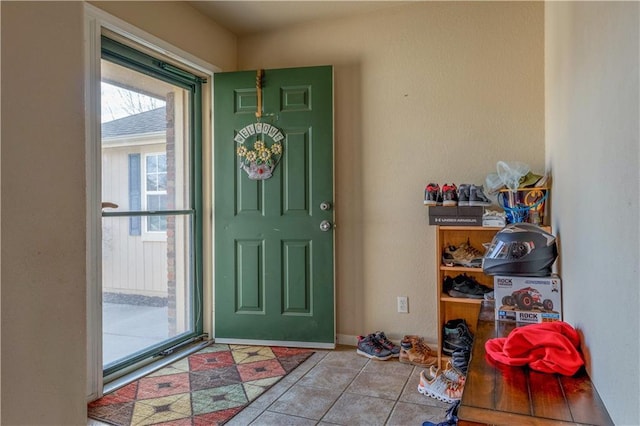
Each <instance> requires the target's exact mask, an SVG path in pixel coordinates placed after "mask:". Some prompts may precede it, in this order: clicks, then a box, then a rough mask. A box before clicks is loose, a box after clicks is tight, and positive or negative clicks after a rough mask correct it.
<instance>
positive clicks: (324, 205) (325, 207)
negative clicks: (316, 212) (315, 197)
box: [320, 201, 331, 211]
mask: <svg viewBox="0 0 640 426" xmlns="http://www.w3.org/2000/svg"><path fill="white" fill-rule="evenodd" d="M320 210H324V211H327V210H331V203H330V202H328V201H323V202H321V203H320Z"/></svg>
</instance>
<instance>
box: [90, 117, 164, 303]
mask: <svg viewBox="0 0 640 426" xmlns="http://www.w3.org/2000/svg"><path fill="white" fill-rule="evenodd" d="M165 116H166V109H165V108H158V109H155V110H152V111H147V112H144V113H140V114H136V115H133V116H129V117H125V118H121V119H118V120H114V121H111V122H108V123H103V125H102V137H103V139H102V197H103V198H102V199H103V201H110V202H114V203H116V204H118V206H119V208H118V210H119V211H139V210H141V209H144V208H145V191H144V188H145V167H144V164H145V163H144V162H145V155H147V154H151V153H160V152H165V150H166V134H165V129H166V118H165ZM145 225H146V219H145V218H142V217H106V218H103V224H102V258H103V265H102V283H103V285H102V287H103V293H105V294H107V296H105V298H106V299H109V298H110V297H115V299H112V300H114V301H118V300H121V301H124V300H131V301H135V300H136V299H135V297H145V298H148V297H153V298H158V301H157V303H166V301H167V296H168V293H167V243H166V235H165V233H153V234H150V233H148V232H146V229H145ZM116 295H117V296H116ZM122 295H125V296H124V297H123V296H122ZM147 301H148V300H147Z"/></svg>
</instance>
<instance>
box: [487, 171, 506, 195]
mask: <svg viewBox="0 0 640 426" xmlns="http://www.w3.org/2000/svg"><path fill="white" fill-rule="evenodd" d="M484 187H485V189H486V190H487V194H488V195H495V194H497V193H498V191H500V190H501V189H502V188H504V182H502V179H500V176H498V174H497V173H489V174H488V175H487V177H486V179H485V180H484Z"/></svg>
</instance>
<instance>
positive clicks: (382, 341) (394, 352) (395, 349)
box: [374, 331, 400, 358]
mask: <svg viewBox="0 0 640 426" xmlns="http://www.w3.org/2000/svg"><path fill="white" fill-rule="evenodd" d="M374 336H375V338H376V340H377V341H378V344H379V345H380V346H382V347H383V348H385V349H386V350H388V351H389V352H391V356H393V357H395V358H398V357H399V356H400V346H398V345H396V344H394V343H393V342H392V341H391V340H389V339H387V336H386V335H385V334H384V331H376V332H375V333H374Z"/></svg>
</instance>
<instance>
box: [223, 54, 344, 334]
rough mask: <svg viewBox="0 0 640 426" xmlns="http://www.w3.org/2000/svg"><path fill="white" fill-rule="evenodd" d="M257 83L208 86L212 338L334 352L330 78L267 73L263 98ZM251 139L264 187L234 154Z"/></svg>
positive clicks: (304, 71) (233, 77)
mask: <svg viewBox="0 0 640 426" xmlns="http://www.w3.org/2000/svg"><path fill="white" fill-rule="evenodd" d="M256 75H257V74H256V71H245V72H233V73H220V74H216V75H215V78H214V116H215V118H214V178H215V197H214V200H215V201H214V203H215V204H214V215H215V283H214V286H215V302H214V305H215V324H214V329H215V339H216V341H217V342H221V343H224V342H237V343H266V344H281V345H290V346H314V347H333V345H334V342H335V331H334V328H335V327H334V266H333V257H334V255H333V247H334V243H333V228H332V224H333V217H334V213H333V70H332V67H330V66H324V67H312V68H294V69H279V70H266V71H264V74H263V78H262V80H261V81H262V91H261V93H258V90H257V89H256V81H257V79H256ZM258 94H261V99H262V104H263V108H262V117H260V118H257V117H256V109H257V106H258V102H259V96H258ZM269 130H270V132H269ZM262 132H265V133H262ZM280 138H282V139H280ZM256 140H262V141H263V142H264V145H265V146H266V148H270V149H271V151H272V152H273V155H272V160H277V159H279V161H278V163H277V164H276V166H275V169H273V173H272V176H271V177H270V178H268V179H252V178H250V177H249V173H248V172H247V171H246V170H244V169H243V168H241V167H240V162H241V161H243V160H244V161H245V162H246V163H245V164H247V167H246V169H247V170H250V169H252V171H253V177H263V176H264V175H268V174H269V171H268V170H267V171H264V170H263V168H260V167H257V168H256V165H255V163H254V164H253V168H252V167H251V165H250V164H248V163H250V162H249V161H248V160H249V159H252V157H251V156H246V155H245V156H243V157H240V156H239V155H238V150H237V148H238V147H244V148H245V149H246V150H247V151H253V152H254V153H260V152H263V151H264V149H262V150H256V149H255V148H254V145H255V142H256ZM278 144H279V145H280V146H281V147H282V154H281V156H280V157H279V158H278V155H277V152H278V151H277V149H275V148H274V147H273V146H274V145H278ZM259 148H260V147H259ZM263 172H264V173H263ZM321 228H322V229H321Z"/></svg>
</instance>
